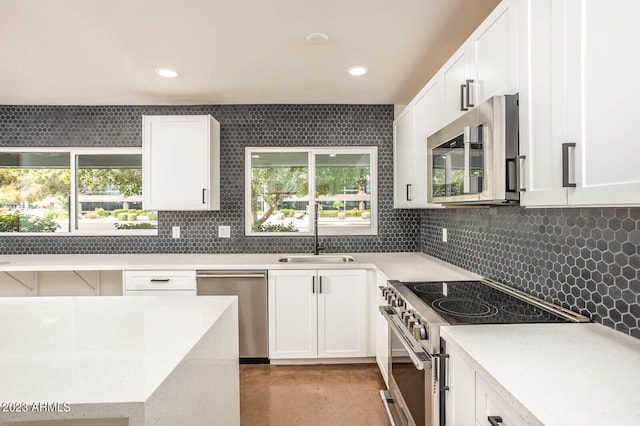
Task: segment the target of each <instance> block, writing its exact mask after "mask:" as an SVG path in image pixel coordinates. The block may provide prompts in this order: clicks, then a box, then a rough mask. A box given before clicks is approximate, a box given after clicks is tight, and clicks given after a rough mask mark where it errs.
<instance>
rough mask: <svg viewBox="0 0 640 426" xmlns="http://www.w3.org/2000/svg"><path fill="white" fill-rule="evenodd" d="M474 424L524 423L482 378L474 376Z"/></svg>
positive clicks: (510, 425)
mask: <svg viewBox="0 0 640 426" xmlns="http://www.w3.org/2000/svg"><path fill="white" fill-rule="evenodd" d="M475 414H476V424H478V425H491V424H492V421H493V424H498V425H500V426H515V425H523V424H531V423H528V422H526V421H525V420H524V419H523V418H522V417H521V416H520V415H519V414H518V412H517V411H516V410H515V409H514V408H513V406H512V404H509V403H508V402H507V401H505V400H504V399H503V398H502V397H501V396H500V395H499V394H498V393H497V392H496V390H495V389H494V388H493V387H491V386H490V385H489V384H488V383H487V382H486V381H485V380H484V379H483V378H482V377H480V376H479V375H476V413H475Z"/></svg>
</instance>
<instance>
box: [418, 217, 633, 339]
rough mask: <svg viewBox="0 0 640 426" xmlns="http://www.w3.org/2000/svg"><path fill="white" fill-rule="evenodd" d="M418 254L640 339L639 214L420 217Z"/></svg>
mask: <svg viewBox="0 0 640 426" xmlns="http://www.w3.org/2000/svg"><path fill="white" fill-rule="evenodd" d="M442 228H447V242H446V243H444V242H442ZM421 247H422V251H423V252H425V253H428V254H431V255H433V256H435V257H438V258H440V259H443V260H446V261H447V262H450V263H453V264H455V265H458V266H461V267H463V268H465V269H468V270H470V271H473V272H475V273H478V274H480V275H482V276H485V277H488V278H491V279H494V280H496V281H499V282H503V283H506V284H510V285H512V286H514V287H516V288H518V289H520V290H523V291H525V292H527V293H530V294H533V295H536V296H538V297H541V298H543V299H546V300H548V301H549V302H552V303H556V304H559V305H561V306H564V307H566V308H569V309H571V310H573V311H577V312H581V313H583V314H585V315H588V316H590V317H591V319H592V320H594V321H597V322H600V323H603V324H605V325H607V326H609V327H613V328H615V329H616V330H619V331H621V332H623V333H625V334H630V335H632V336H634V337H636V338H640V208H590V209H584V208H583V209H525V208H524V207H507V206H499V207H491V208H478V209H447V210H425V211H423V213H422V219H421Z"/></svg>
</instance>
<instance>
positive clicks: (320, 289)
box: [318, 275, 322, 294]
mask: <svg viewBox="0 0 640 426" xmlns="http://www.w3.org/2000/svg"><path fill="white" fill-rule="evenodd" d="M318 281H319V283H318V294H320V293H322V275H320V276H319V277H318Z"/></svg>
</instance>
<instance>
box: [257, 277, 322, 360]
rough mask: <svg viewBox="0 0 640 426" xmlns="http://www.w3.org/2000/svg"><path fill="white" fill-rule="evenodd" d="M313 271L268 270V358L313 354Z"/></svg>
mask: <svg viewBox="0 0 640 426" xmlns="http://www.w3.org/2000/svg"><path fill="white" fill-rule="evenodd" d="M315 276H316V271H269V279H268V284H269V285H268V287H269V289H268V292H269V358H271V359H286V358H316V356H317V349H318V344H317V296H316V293H315V291H317V288H314V287H316V286H315V285H314V284H315Z"/></svg>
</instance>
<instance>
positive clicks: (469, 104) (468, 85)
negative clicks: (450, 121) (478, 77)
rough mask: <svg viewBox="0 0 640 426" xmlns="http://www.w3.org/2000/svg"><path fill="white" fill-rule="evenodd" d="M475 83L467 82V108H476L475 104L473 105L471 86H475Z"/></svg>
mask: <svg viewBox="0 0 640 426" xmlns="http://www.w3.org/2000/svg"><path fill="white" fill-rule="evenodd" d="M474 83H475V81H473V80H467V84H466V86H467V102H466V107H467V109H468V108H473V107H474V106H475V104H472V103H471V85H472V84H474Z"/></svg>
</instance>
